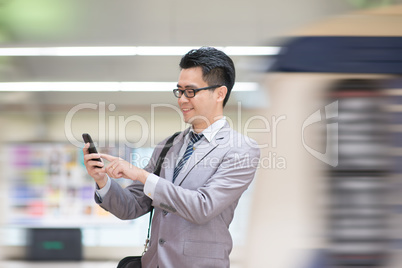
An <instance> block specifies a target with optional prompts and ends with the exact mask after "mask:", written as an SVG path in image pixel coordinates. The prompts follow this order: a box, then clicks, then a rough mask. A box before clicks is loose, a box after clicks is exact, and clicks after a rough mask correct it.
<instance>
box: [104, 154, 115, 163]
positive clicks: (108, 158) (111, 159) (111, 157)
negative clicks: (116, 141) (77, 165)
mask: <svg viewBox="0 0 402 268" xmlns="http://www.w3.org/2000/svg"><path fill="white" fill-rule="evenodd" d="M100 158H103V159H106V160H107V161H109V162H112V161H113V160H115V159H118V157H115V156H111V155H108V154H100Z"/></svg>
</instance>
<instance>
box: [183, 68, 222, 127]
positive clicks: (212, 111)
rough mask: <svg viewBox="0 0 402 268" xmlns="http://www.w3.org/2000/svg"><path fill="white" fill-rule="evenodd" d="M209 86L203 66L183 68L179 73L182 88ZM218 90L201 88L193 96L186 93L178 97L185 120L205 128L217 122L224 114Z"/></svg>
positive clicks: (194, 125)
mask: <svg viewBox="0 0 402 268" xmlns="http://www.w3.org/2000/svg"><path fill="white" fill-rule="evenodd" d="M207 86H209V85H208V84H207V82H205V81H204V79H203V78H202V69H201V67H194V68H189V69H183V70H182V71H181V72H180V75H179V82H178V83H177V87H178V89H180V90H185V89H197V88H202V87H207ZM220 99H221V97H220V96H219V94H218V90H214V91H211V90H201V91H198V92H197V93H196V94H195V96H194V97H193V98H187V97H186V96H185V95H184V94H183V95H182V96H181V97H180V98H179V99H178V104H179V107H180V110H181V111H182V113H183V118H184V122H186V123H190V124H192V125H193V128H194V129H197V128H199V129H204V128H206V127H208V126H209V125H210V124H212V123H213V122H215V121H216V120H217V119H219V118H218V116H219V115H221V114H222V101H221V100H220Z"/></svg>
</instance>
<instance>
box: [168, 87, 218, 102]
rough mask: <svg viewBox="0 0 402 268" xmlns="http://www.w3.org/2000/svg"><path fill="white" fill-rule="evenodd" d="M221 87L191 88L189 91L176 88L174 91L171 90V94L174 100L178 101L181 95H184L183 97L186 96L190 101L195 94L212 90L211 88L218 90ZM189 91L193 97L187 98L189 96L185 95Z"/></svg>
mask: <svg viewBox="0 0 402 268" xmlns="http://www.w3.org/2000/svg"><path fill="white" fill-rule="evenodd" d="M221 86H222V85H214V86H209V87H201V88H191V89H178V88H175V89H173V94H174V96H175V97H176V98H178V99H180V98H181V96H183V94H184V96H186V98H189V99H191V98H194V97H195V95H196V93H197V92H198V91H201V90H207V89H213V88H218V87H221ZM189 90H192V91H194V96H192V97H189V96H188V95H187V91H189Z"/></svg>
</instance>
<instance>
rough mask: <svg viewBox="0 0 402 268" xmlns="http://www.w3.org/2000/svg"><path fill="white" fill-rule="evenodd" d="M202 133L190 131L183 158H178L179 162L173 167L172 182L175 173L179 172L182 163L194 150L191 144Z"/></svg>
mask: <svg viewBox="0 0 402 268" xmlns="http://www.w3.org/2000/svg"><path fill="white" fill-rule="evenodd" d="M203 136H204V135H202V134H199V135H198V134H196V133H194V132H192V131H191V132H190V141H189V143H188V145H187V148H186V151H185V152H184V155H183V158H182V159H180V161H179V163H178V164H177V166H176V167H175V169H174V173H173V182H174V181H175V180H176V177H177V175H178V174H179V173H180V170H181V169H182V168H183V166H184V164H185V163H186V161H187V160H188V159H189V158H190V156H191V154H192V153H193V151H194V148H193V145H194V143H196V142H197V141H199V140H200V139H201V138H202V137H203Z"/></svg>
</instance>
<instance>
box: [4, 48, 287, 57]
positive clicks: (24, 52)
mask: <svg viewBox="0 0 402 268" xmlns="http://www.w3.org/2000/svg"><path fill="white" fill-rule="evenodd" d="M193 48H199V47H189V46H171V47H166V46H164V47H162V46H160V47H158V46H133V47H121V46H117V47H10V48H0V56H182V55H184V54H185V53H187V52H188V51H189V50H191V49H193ZM216 48H217V49H220V50H222V51H224V52H225V53H227V54H228V55H230V56H272V55H277V54H278V53H279V50H280V47H272V46H251V47H239V46H228V47H216Z"/></svg>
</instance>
